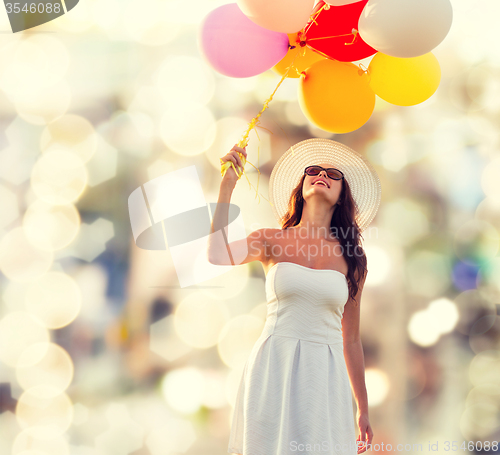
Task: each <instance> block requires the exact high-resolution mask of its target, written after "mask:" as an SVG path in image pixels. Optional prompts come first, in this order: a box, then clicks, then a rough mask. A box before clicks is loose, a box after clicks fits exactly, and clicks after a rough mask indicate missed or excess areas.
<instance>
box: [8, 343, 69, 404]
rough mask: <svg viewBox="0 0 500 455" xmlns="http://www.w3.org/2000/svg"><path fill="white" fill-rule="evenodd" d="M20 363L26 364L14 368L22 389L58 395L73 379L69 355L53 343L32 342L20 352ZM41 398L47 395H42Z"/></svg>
mask: <svg viewBox="0 0 500 455" xmlns="http://www.w3.org/2000/svg"><path fill="white" fill-rule="evenodd" d="M33 359H35V362H33ZM20 363H21V364H22V365H27V366H18V367H17V368H16V378H17V381H18V383H19V385H20V386H21V387H22V388H23V389H24V390H28V389H32V392H33V393H37V391H42V392H44V393H52V394H53V396H56V395H59V394H60V393H61V392H64V391H65V390H66V389H67V388H68V386H69V384H70V383H71V381H72V379H73V373H74V366H73V361H72V360H71V357H70V355H69V354H68V353H67V352H66V351H65V350H64V349H63V348H62V347H61V346H59V345H57V344H54V343H35V344H32V345H31V346H29V347H28V348H26V349H25V350H24V351H23V353H22V354H21V356H20ZM37 386H50V388H40V387H37ZM42 398H49V397H47V396H46V395H44V396H42Z"/></svg>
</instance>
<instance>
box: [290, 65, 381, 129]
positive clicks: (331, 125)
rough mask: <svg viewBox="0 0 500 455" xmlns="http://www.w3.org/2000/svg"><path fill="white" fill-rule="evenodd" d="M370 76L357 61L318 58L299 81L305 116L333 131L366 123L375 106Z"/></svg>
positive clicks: (301, 105)
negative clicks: (355, 63) (319, 59)
mask: <svg viewBox="0 0 500 455" xmlns="http://www.w3.org/2000/svg"><path fill="white" fill-rule="evenodd" d="M368 82H369V81H368V76H367V74H366V73H365V72H363V71H362V70H360V69H359V68H358V67H357V66H356V65H354V64H352V63H346V62H338V61H336V60H330V59H325V60H322V61H320V62H316V63H315V64H314V65H312V66H311V67H310V68H309V69H308V70H307V71H306V74H305V76H304V75H302V77H301V78H300V82H299V96H298V97H299V103H300V107H301V108H302V111H303V112H304V114H305V116H306V117H307V118H308V119H309V121H310V122H311V123H313V124H314V125H316V126H317V127H319V128H321V129H323V130H325V131H330V132H331V133H350V132H351V131H354V130H357V129H358V128H360V127H361V126H363V125H364V124H365V123H366V122H367V121H368V119H369V118H370V116H371V115H372V113H373V109H374V108H375V93H373V90H372V89H371V88H370V86H369V83H368Z"/></svg>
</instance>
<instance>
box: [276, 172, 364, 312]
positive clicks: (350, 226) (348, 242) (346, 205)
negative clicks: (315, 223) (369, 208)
mask: <svg viewBox="0 0 500 455" xmlns="http://www.w3.org/2000/svg"><path fill="white" fill-rule="evenodd" d="M305 177H306V174H304V175H303V176H302V178H301V179H300V182H299V183H298V185H297V186H296V187H295V188H294V189H293V191H292V194H291V196H290V200H289V201H288V209H287V212H286V213H285V215H284V216H283V218H282V220H281V229H287V228H289V227H292V226H296V225H297V224H299V222H300V220H301V218H302V209H303V206H304V197H303V195H302V186H303V184H304V179H305ZM338 202H339V205H337V208H336V209H335V210H334V212H333V215H332V220H331V222H330V232H331V233H332V234H333V235H335V237H337V239H338V240H339V242H340V245H341V247H342V252H343V253H342V255H343V257H344V259H345V260H346V262H347V266H348V273H347V278H348V282H349V297H350V298H351V299H352V300H353V301H354V302H356V304H359V302H357V301H356V294H357V293H358V288H359V282H360V281H361V279H364V278H365V276H366V274H367V273H368V269H367V268H366V265H367V260H366V255H365V252H364V250H363V248H362V246H361V240H360V239H361V238H363V236H362V234H361V232H360V230H359V226H358V223H357V222H356V218H355V213H356V204H355V202H354V199H353V197H352V193H351V189H350V187H349V184H348V183H347V180H346V179H345V178H344V179H342V191H341V192H340V196H339V200H338ZM346 251H347V252H348V254H345V252H346ZM356 273H357V276H358V279H356V275H355V274H356Z"/></svg>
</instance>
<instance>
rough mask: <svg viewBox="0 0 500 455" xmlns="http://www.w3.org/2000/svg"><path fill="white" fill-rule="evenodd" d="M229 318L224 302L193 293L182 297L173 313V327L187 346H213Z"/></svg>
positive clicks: (201, 347)
mask: <svg viewBox="0 0 500 455" xmlns="http://www.w3.org/2000/svg"><path fill="white" fill-rule="evenodd" d="M228 320H229V312H228V310H227V308H226V306H225V305H224V303H222V302H220V301H218V300H216V299H210V298H207V297H206V296H205V295H203V294H201V293H194V294H191V295H189V296H188V297H186V298H185V299H183V300H182V301H181V302H180V303H179V305H178V306H177V308H176V310H175V313H174V327H175V331H176V333H177V335H178V336H179V338H180V339H181V340H182V341H184V343H186V344H187V345H189V346H193V347H196V348H200V349H203V348H209V347H211V346H215V345H216V344H217V342H218V339H219V333H220V331H221V330H222V328H223V327H224V325H225V324H226V323H227V321H228Z"/></svg>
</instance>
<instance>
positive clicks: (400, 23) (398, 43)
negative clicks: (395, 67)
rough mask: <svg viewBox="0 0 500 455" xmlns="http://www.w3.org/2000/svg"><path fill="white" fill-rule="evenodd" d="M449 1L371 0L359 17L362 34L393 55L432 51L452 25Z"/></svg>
mask: <svg viewBox="0 0 500 455" xmlns="http://www.w3.org/2000/svg"><path fill="white" fill-rule="evenodd" d="M452 19H453V9H452V7H451V3H450V0H369V1H368V3H367V4H366V6H365V7H364V9H363V11H362V13H361V16H360V18H359V24H358V29H359V35H360V36H361V38H362V39H363V40H364V41H365V42H366V43H367V44H369V45H370V46H371V47H373V48H374V49H376V50H377V51H379V52H382V53H384V54H387V55H391V56H393V57H402V58H409V57H418V56H420V55H424V54H427V53H428V52H430V51H432V50H433V49H434V48H435V47H436V46H437V45H438V44H439V43H441V41H443V40H444V38H445V36H446V35H447V34H448V32H449V31H450V28H451V22H452Z"/></svg>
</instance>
